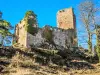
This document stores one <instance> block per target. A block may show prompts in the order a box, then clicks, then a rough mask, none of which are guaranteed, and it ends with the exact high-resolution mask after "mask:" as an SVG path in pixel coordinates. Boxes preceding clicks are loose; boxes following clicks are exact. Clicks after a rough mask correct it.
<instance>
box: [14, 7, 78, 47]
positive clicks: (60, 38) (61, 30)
mask: <svg viewBox="0 0 100 75" xmlns="http://www.w3.org/2000/svg"><path fill="white" fill-rule="evenodd" d="M25 23H26V22H25V20H24V19H23V20H22V21H21V22H20V23H19V24H17V26H16V33H15V35H16V37H17V43H19V45H21V46H23V47H27V48H28V47H30V46H32V45H33V46H35V47H41V46H42V45H43V44H45V45H48V44H49V42H47V41H45V38H44V37H43V29H44V28H45V27H44V28H38V32H37V33H36V34H35V35H32V34H30V33H28V32H27V31H26V30H25ZM75 25H76V24H75V15H74V13H73V9H72V8H69V9H63V10H60V11H58V13H57V26H58V28H56V27H50V26H48V27H49V28H50V29H51V30H52V36H53V37H52V39H53V42H54V44H55V45H54V44H51V45H49V46H50V48H52V49H56V48H57V49H63V48H68V46H69V47H76V46H77V37H76V26H75Z"/></svg>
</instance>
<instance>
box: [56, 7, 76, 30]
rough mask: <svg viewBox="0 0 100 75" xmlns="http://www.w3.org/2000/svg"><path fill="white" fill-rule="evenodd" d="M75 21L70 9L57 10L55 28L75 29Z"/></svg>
mask: <svg viewBox="0 0 100 75" xmlns="http://www.w3.org/2000/svg"><path fill="white" fill-rule="evenodd" d="M75 21H76V19H75V15H74V12H73V9H72V8H68V9H62V10H59V11H58V13H57V26H58V28H62V29H75V27H76V26H75V25H76V22H75Z"/></svg>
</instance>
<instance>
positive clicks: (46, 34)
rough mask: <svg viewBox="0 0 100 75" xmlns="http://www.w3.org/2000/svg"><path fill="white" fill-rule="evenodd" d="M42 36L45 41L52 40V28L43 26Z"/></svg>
mask: <svg viewBox="0 0 100 75" xmlns="http://www.w3.org/2000/svg"><path fill="white" fill-rule="evenodd" d="M43 37H44V38H45V39H46V41H48V42H52V38H53V36H52V30H51V29H50V28H49V27H48V26H45V28H44V30H43Z"/></svg>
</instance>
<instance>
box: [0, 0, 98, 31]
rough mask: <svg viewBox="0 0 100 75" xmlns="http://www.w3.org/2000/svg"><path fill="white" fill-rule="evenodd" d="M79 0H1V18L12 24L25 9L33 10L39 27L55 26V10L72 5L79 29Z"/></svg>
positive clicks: (20, 17) (16, 21) (22, 15)
mask: <svg viewBox="0 0 100 75" xmlns="http://www.w3.org/2000/svg"><path fill="white" fill-rule="evenodd" d="M80 1H82V0H1V1H0V10H1V11H2V12H3V19H5V20H7V21H9V22H10V23H11V24H12V25H13V26H15V25H16V24H17V23H18V22H19V21H20V20H21V19H22V18H23V17H24V15H25V12H26V11H28V10H33V11H34V12H35V13H36V14H37V16H38V17H37V18H38V23H39V27H43V26H44V25H46V24H49V25H51V26H54V27H56V26H57V24H56V13H57V11H58V10H60V9H64V8H69V7H73V8H74V13H75V15H76V21H77V22H76V23H77V24H76V25H77V30H78V29H80V22H79V11H78V4H79V3H80ZM95 1H96V0H95ZM83 30H84V28H83ZM12 32H14V31H12Z"/></svg>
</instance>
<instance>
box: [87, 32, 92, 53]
mask: <svg viewBox="0 0 100 75" xmlns="http://www.w3.org/2000/svg"><path fill="white" fill-rule="evenodd" d="M88 50H89V53H92V35H91V33H88Z"/></svg>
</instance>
